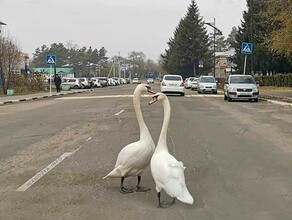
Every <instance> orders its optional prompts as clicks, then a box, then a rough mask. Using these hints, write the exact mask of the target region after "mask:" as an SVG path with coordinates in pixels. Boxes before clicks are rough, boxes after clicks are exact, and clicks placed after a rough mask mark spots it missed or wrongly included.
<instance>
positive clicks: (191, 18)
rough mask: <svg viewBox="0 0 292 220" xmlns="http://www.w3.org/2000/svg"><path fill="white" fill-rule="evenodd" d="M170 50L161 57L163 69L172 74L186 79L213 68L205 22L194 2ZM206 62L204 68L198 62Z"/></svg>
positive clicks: (170, 42) (173, 39) (178, 28)
mask: <svg viewBox="0 0 292 220" xmlns="http://www.w3.org/2000/svg"><path fill="white" fill-rule="evenodd" d="M168 47H169V48H168V49H167V50H165V53H164V54H163V55H161V57H162V59H163V68H164V69H165V70H166V72H168V73H170V74H181V75H182V76H183V77H184V78H186V77H188V76H193V75H194V74H196V75H198V74H202V73H207V72H209V71H210V70H211V68H212V52H211V51H210V49H209V47H210V42H209V39H208V35H207V31H206V28H205V26H204V22H203V20H202V18H201V17H200V14H199V9H198V6H197V4H196V2H195V1H194V0H192V2H191V4H190V6H189V7H188V11H187V14H186V15H185V17H184V18H182V19H181V20H180V22H179V25H178V26H177V28H176V29H175V31H174V36H173V38H170V39H169V42H168ZM200 60H203V61H204V68H202V69H201V68H200V69H199V67H198V62H199V61H200Z"/></svg>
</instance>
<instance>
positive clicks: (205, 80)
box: [200, 77, 215, 83]
mask: <svg viewBox="0 0 292 220" xmlns="http://www.w3.org/2000/svg"><path fill="white" fill-rule="evenodd" d="M200 81H201V82H206V83H214V82H215V78H214V77H202V78H201V80H200Z"/></svg>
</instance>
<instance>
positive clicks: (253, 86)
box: [224, 75, 259, 102]
mask: <svg viewBox="0 0 292 220" xmlns="http://www.w3.org/2000/svg"><path fill="white" fill-rule="evenodd" d="M235 99H236V100H250V101H251V100H254V101H255V102H258V100H259V89H258V86H257V83H256V81H255V79H254V78H253V77H252V76H250V75H230V76H229V77H228V78H227V80H226V81H225V85H224V100H228V101H232V100H235Z"/></svg>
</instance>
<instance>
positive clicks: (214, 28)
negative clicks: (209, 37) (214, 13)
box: [205, 18, 222, 77]
mask: <svg viewBox="0 0 292 220" xmlns="http://www.w3.org/2000/svg"><path fill="white" fill-rule="evenodd" d="M205 24H206V25H208V26H210V27H212V28H213V30H214V36H213V37H214V42H213V43H214V48H213V49H214V51H213V53H214V72H213V75H214V77H215V69H216V57H215V52H216V31H218V32H219V34H222V32H221V31H220V30H219V29H218V28H216V26H215V25H216V19H215V18H214V23H213V24H211V23H209V22H207V23H205Z"/></svg>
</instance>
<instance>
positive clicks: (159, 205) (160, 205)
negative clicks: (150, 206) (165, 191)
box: [157, 192, 163, 208]
mask: <svg viewBox="0 0 292 220" xmlns="http://www.w3.org/2000/svg"><path fill="white" fill-rule="evenodd" d="M160 197H161V194H160V192H159V193H157V198H158V208H163V206H162V203H161V201H160Z"/></svg>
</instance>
